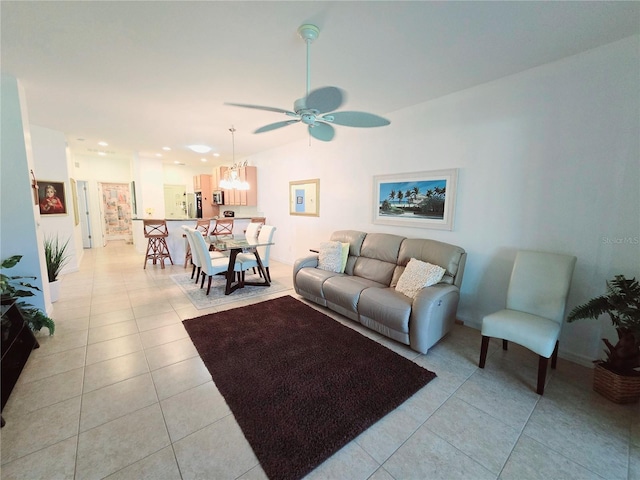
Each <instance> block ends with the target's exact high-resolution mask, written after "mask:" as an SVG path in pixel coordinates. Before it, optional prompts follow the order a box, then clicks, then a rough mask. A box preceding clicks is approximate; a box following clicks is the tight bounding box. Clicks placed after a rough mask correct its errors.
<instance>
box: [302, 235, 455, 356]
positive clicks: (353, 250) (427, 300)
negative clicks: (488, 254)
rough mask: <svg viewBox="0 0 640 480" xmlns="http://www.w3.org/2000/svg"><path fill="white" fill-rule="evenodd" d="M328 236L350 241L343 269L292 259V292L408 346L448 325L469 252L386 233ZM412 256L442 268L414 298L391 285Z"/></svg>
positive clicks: (424, 343) (423, 347)
mask: <svg viewBox="0 0 640 480" xmlns="http://www.w3.org/2000/svg"><path fill="white" fill-rule="evenodd" d="M331 241H339V242H346V243H349V256H348V259H347V264H346V267H345V270H344V273H335V272H330V271H326V270H321V269H319V268H317V266H318V254H312V255H309V256H307V257H304V258H300V259H298V260H296V262H295V264H294V267H293V285H294V288H295V291H296V293H298V294H299V295H301V296H303V297H304V298H306V299H308V300H311V301H312V302H315V303H317V304H320V305H323V306H325V307H328V308H330V309H331V310H333V311H335V312H338V313H340V314H342V315H344V316H345V317H348V318H350V319H352V320H355V321H356V322H360V323H362V324H363V325H365V326H367V327H369V328H371V329H372V330H375V331H377V332H380V333H381V334H383V335H385V336H387V337H389V338H392V339H394V340H397V341H399V342H402V343H404V344H405V345H409V346H410V347H411V348H412V349H413V350H415V351H418V352H421V353H427V350H428V349H429V348H430V347H431V346H433V345H434V344H435V343H436V342H437V341H438V340H440V339H441V338H442V337H443V336H444V335H446V334H447V333H448V332H449V330H451V328H452V326H453V324H454V322H455V318H456V311H457V308H458V301H459V299H460V285H461V284H462V275H463V272H464V266H465V261H466V257H467V254H466V252H465V251H464V250H463V249H462V248H460V247H457V246H455V245H450V244H448V243H443V242H438V241H435V240H428V239H418V238H405V237H402V236H398V235H391V234H386V233H368V234H367V233H365V232H360V231H356V230H340V231H336V232H334V233H333V234H332V235H331ZM411 258H416V259H418V260H422V261H424V262H428V263H431V264H434V265H439V266H441V267H443V268H444V269H446V272H445V274H444V276H443V278H442V280H441V281H440V282H439V283H437V284H435V285H432V286H430V287H426V288H423V289H422V290H420V291H419V292H418V294H417V296H416V297H415V298H414V299H412V298H410V297H407V296H405V295H404V294H402V293H400V292H398V291H396V289H395V286H396V284H397V283H398V279H399V278H400V276H401V275H402V273H403V271H404V269H405V266H406V265H407V263H408V262H409V260H410V259H411Z"/></svg>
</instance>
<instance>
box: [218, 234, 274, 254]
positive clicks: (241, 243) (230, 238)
mask: <svg viewBox="0 0 640 480" xmlns="http://www.w3.org/2000/svg"><path fill="white" fill-rule="evenodd" d="M207 241H208V243H209V244H211V245H213V247H214V248H215V249H216V250H219V251H224V250H240V249H245V248H247V249H248V248H255V247H264V246H266V245H273V242H268V241H264V240H263V241H261V240H260V239H259V238H258V237H245V236H244V235H224V236H222V235H217V236H216V235H209V237H207Z"/></svg>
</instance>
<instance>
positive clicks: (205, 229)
mask: <svg viewBox="0 0 640 480" xmlns="http://www.w3.org/2000/svg"><path fill="white" fill-rule="evenodd" d="M210 225H211V220H210V219H208V218H201V219H199V220H196V230H199V231H201V232H202V235H204V236H205V237H206V236H207V235H208V234H209V226H210ZM182 238H185V239H186V238H187V235H186V234H184V233H183V234H182ZM189 260H191V244H190V243H189V242H187V246H186V247H185V254H184V268H187V265H188V264H189Z"/></svg>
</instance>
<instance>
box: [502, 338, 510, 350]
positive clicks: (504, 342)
mask: <svg viewBox="0 0 640 480" xmlns="http://www.w3.org/2000/svg"><path fill="white" fill-rule="evenodd" d="M508 347H509V342H508V341H507V340H505V339H502V349H503V350H508V349H509V348H508Z"/></svg>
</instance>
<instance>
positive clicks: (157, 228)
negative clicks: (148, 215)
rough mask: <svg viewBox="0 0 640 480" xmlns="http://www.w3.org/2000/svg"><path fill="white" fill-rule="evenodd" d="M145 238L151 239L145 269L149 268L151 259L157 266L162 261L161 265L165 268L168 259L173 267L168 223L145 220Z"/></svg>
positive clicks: (145, 258) (145, 257) (145, 259)
mask: <svg viewBox="0 0 640 480" xmlns="http://www.w3.org/2000/svg"><path fill="white" fill-rule="evenodd" d="M143 228H144V237H145V238H148V239H149V243H148V244H147V253H146V254H145V256H144V268H147V262H148V261H149V259H151V260H153V264H154V265H155V264H156V263H157V262H158V260H160V265H161V266H162V268H164V259H165V258H168V259H169V261H170V262H171V265H173V259H172V258H171V254H170V253H169V247H168V246H167V241H166V238H167V237H168V236H169V230H168V229H167V222H166V221H164V220H151V219H145V220H143Z"/></svg>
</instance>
